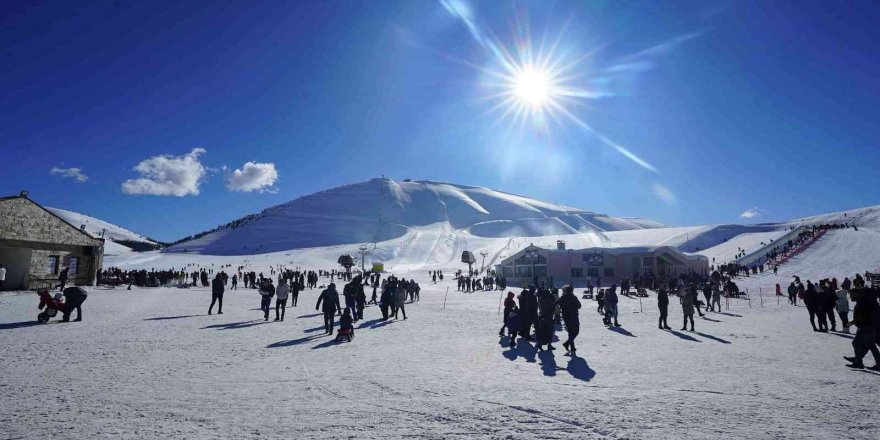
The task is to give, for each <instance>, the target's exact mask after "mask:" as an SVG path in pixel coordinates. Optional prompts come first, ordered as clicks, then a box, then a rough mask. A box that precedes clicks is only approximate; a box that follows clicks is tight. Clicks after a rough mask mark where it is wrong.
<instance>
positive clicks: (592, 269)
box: [587, 267, 599, 278]
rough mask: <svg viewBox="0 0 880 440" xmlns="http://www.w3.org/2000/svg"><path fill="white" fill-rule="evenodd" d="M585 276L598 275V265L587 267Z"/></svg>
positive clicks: (593, 276)
mask: <svg viewBox="0 0 880 440" xmlns="http://www.w3.org/2000/svg"><path fill="white" fill-rule="evenodd" d="M587 276H588V277H592V278H595V277H598V276H599V268H598V267H590V268H587Z"/></svg>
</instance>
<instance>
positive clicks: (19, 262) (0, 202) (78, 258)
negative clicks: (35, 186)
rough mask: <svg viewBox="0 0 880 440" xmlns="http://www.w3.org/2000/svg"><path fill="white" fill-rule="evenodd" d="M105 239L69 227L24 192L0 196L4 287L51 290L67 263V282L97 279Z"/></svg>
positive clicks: (86, 282) (92, 282)
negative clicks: (4, 273) (4, 270)
mask: <svg viewBox="0 0 880 440" xmlns="http://www.w3.org/2000/svg"><path fill="white" fill-rule="evenodd" d="M103 256H104V240H103V239H101V238H97V237H93V236H92V235H91V234H89V233H88V232H86V231H85V226H84V225H83V226H79V227H77V226H74V225H72V224H70V223H68V222H67V221H65V220H64V219H62V218H61V217H58V216H57V215H55V214H53V213H52V212H50V211H49V210H47V209H46V208H44V207H42V206H40V205H39V204H38V203H36V202H34V201H33V200H31V199H29V198H28V195H27V191H22V192H21V194H19V195H17V196H12V197H3V198H0V264H2V265H3V266H4V267H5V268H6V281H5V282H4V284H3V290H21V289H31V290H37V289H51V288H52V287H53V286H54V285H56V284H58V276H59V274H60V273H61V271H62V270H63V269H64V268H65V267H67V268H69V271H68V280H67V282H68V284H70V285H90V286H93V285H95V284H96V282H97V277H98V270H99V269H100V268H101V264H102V259H103Z"/></svg>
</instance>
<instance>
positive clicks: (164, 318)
mask: <svg viewBox="0 0 880 440" xmlns="http://www.w3.org/2000/svg"><path fill="white" fill-rule="evenodd" d="M199 316H204V315H180V316H157V317H155V318H144V321H165V320H168V319H183V318H196V317H199Z"/></svg>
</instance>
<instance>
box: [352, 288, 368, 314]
mask: <svg viewBox="0 0 880 440" xmlns="http://www.w3.org/2000/svg"><path fill="white" fill-rule="evenodd" d="M354 304H355V311H354V320H355V321H358V320H361V319H364V307H366V305H367V295H366V294H365V293H364V286H363V285H362V284H360V283H358V284H357V285H356V286H355V287H354Z"/></svg>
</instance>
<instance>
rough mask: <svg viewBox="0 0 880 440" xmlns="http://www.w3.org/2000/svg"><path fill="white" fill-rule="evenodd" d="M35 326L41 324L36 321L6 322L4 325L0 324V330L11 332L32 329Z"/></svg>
mask: <svg viewBox="0 0 880 440" xmlns="http://www.w3.org/2000/svg"><path fill="white" fill-rule="evenodd" d="M35 325H42V324H40V323H39V322H37V321H22V322H7V323H5V324H0V330H11V329H14V328H23V327H33V326H35Z"/></svg>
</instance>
